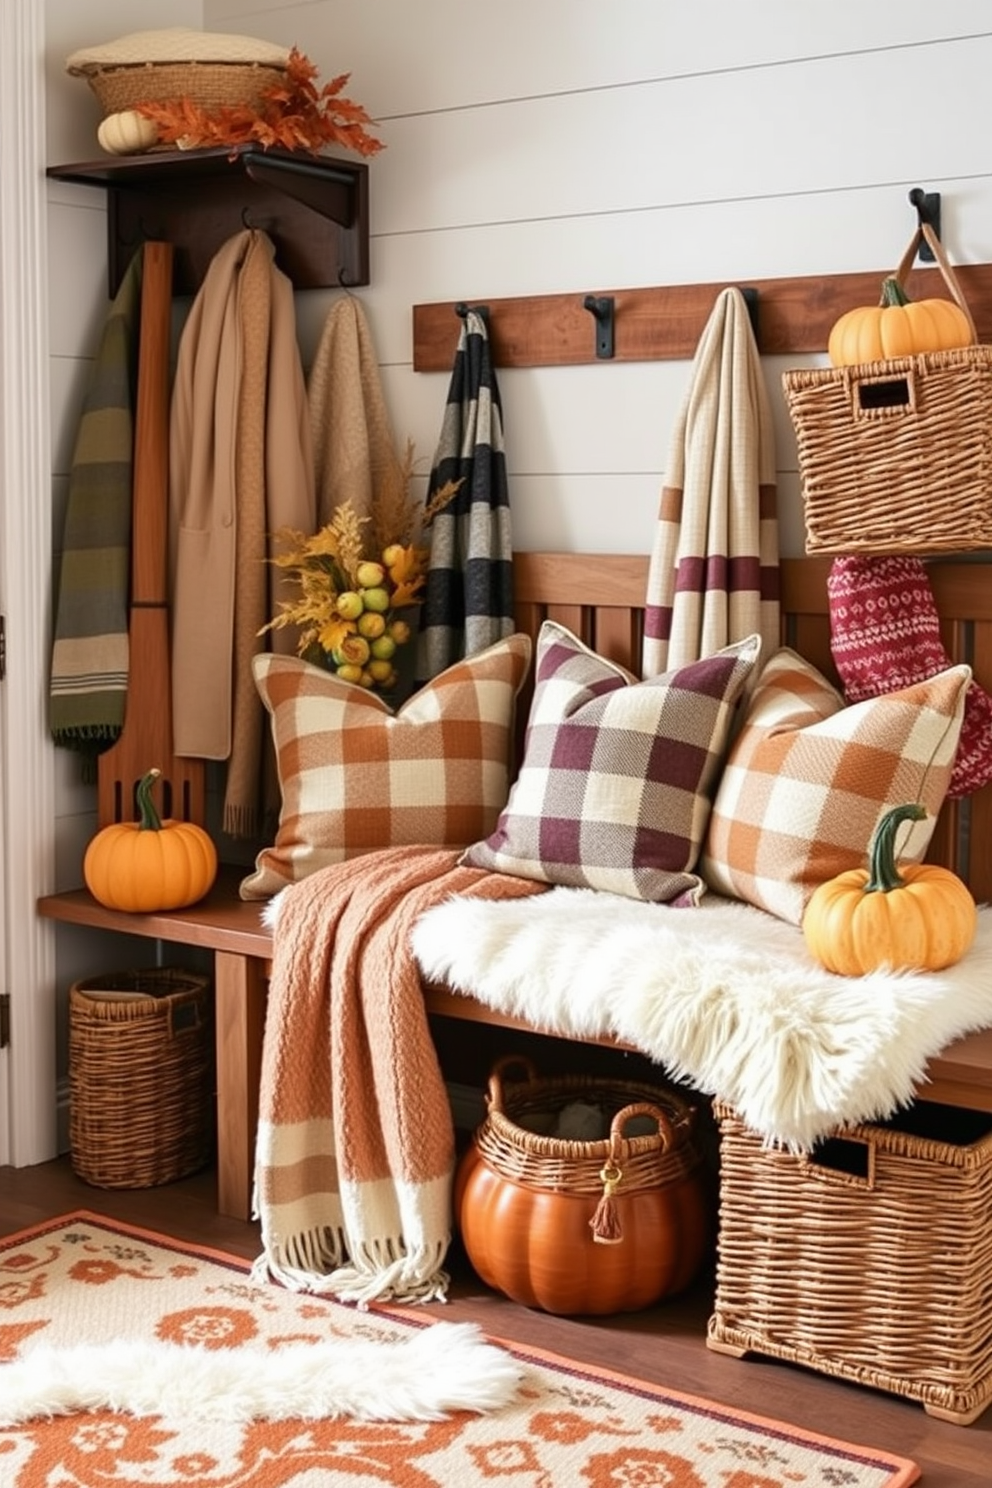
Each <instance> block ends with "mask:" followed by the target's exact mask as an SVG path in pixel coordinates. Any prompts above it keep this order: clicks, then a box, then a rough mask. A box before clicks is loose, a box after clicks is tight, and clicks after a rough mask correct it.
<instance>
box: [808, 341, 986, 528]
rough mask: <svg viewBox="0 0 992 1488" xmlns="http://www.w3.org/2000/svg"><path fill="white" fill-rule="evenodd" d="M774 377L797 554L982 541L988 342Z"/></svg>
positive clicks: (984, 493)
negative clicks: (798, 499) (793, 452)
mask: <svg viewBox="0 0 992 1488" xmlns="http://www.w3.org/2000/svg"><path fill="white" fill-rule="evenodd" d="M782 381H783V387H784V390H785V399H786V403H787V406H788V409H789V414H790V417H791V419H792V422H793V426H794V428H795V431H796V440H797V447H798V454H799V474H800V479H801V483H802V492H803V505H804V513H805V522H806V551H807V552H808V553H919V554H925V553H939V552H967V551H970V550H972V549H980V548H989V547H992V346H969V347H965V348H963V349H961V350H957V351H937V352H924V353H921V354H920V355H918V356H914V357H895V358H893V359H892V360H890V361H886V362H866V363H862V364H861V365H858V366H853V367H835V368H829V369H825V370H798V371H790V372H786V373H784V374H783V379H782Z"/></svg>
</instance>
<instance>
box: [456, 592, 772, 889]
mask: <svg viewBox="0 0 992 1488" xmlns="http://www.w3.org/2000/svg"><path fill="white" fill-rule="evenodd" d="M760 648H761V639H760V637H759V636H756V635H753V636H748V637H747V639H746V640H743V641H739V642H737V643H736V644H734V645H731V646H727V647H725V648H724V649H723V650H722V651H717V652H716V653H715V654H714V655H713V656H708V657H705V658H704V659H703V660H701V661H694V662H689V663H688V664H686V665H685V666H682V667H676V668H674V669H673V670H672V671H669V672H665V673H663V674H662V675H660V676H657V677H650V678H648V679H647V680H646V681H639V680H638V679H637V678H636V677H634V676H632V675H631V673H630V672H627V671H625V670H624V669H623V668H622V667H619V666H616V665H614V663H613V662H610V661H606V660H605V659H604V658H603V657H601V656H597V654H596V653H595V652H594V651H591V650H590V649H589V647H588V646H586V645H584V644H583V643H582V641H580V640H579V638H578V637H577V636H575V635H573V634H572V632H571V631H570V630H567V629H566V628H565V626H563V625H559V624H557V623H556V622H555V621H552V620H546V621H545V622H544V624H543V625H542V627H541V632H540V635H539V636H538V641H537V651H536V659H535V669H534V698H533V701H532V703H531V709H530V715H529V717H528V719H527V736H526V741H525V744H524V760H523V763H522V765H521V767H520V773H519V775H518V777H517V780H516V783H515V784H514V786H513V789H512V790H511V792H510V799H509V801H508V802H507V806H506V810H505V811H503V812H502V814H501V815H500V819H499V822H498V824H497V826H496V829H495V831H493V832H492V834H491V835H490V836H489V837H488V838H487V839H486V840H485V841H482V842H477V843H475V844H474V846H472V847H470V848H469V849H468V851H467V852H466V853H464V854H463V856H462V862H463V863H469V864H471V865H472V866H474V867H476V868H489V869H492V870H494V871H496V872H499V873H508V874H511V875H513V876H515V877H517V878H533V879H539V880H541V881H543V882H545V883H552V884H566V885H570V886H572V887H582V888H590V889H603V890H606V891H607V892H608V893H613V894H623V895H625V896H626V897H627V898H631V899H647V900H654V901H659V902H661V901H663V902H672V901H674V900H676V899H678V900H682V901H684V902H689V903H694V902H695V901H696V900H697V899H698V898H699V897H700V895H701V894H702V892H703V889H704V884H703V881H702V879H701V878H700V877H699V876H698V874H696V873H694V872H693V871H692V870H693V869H694V868H695V866H696V859H697V857H698V856H699V849H700V847H701V846H702V841H703V836H704V834H705V832H706V821H707V818H708V816H709V811H710V802H711V801H712V799H713V792H714V790H715V788H716V782H717V780H718V779H719V777H720V767H721V765H722V763H723V757H724V753H725V751H726V748H727V743H728V740H729V738H730V731H731V727H732V725H733V721H734V716H735V711H736V708H737V704H738V700H739V699H740V697H741V695H742V693H743V691H744V688H745V686H746V684H747V681H748V678H749V677H750V676H751V674H752V672H753V670H754V667H755V664H756V662H757V658H758V654H759V651H760Z"/></svg>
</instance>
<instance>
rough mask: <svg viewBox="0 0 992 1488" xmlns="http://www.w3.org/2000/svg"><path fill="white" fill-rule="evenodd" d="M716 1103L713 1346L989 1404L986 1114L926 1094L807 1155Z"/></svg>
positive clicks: (975, 1411)
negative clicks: (767, 1140)
mask: <svg viewBox="0 0 992 1488" xmlns="http://www.w3.org/2000/svg"><path fill="white" fill-rule="evenodd" d="M715 1113H716V1116H717V1118H718V1121H719V1125H720V1220H719V1237H718V1261H717V1285H716V1300H715V1305H714V1311H713V1315H712V1317H711V1319H710V1323H709V1330H708V1339H707V1341H708V1343H709V1345H710V1347H711V1348H715V1349H717V1350H718V1351H720V1352H724V1353H730V1354H735V1355H738V1356H740V1355H743V1354H745V1353H749V1352H753V1353H757V1354H766V1355H771V1356H773V1357H775V1358H778V1359H786V1360H789V1361H791V1362H793V1363H797V1364H803V1365H806V1366H808V1367H810V1368H812V1369H816V1370H818V1371H820V1372H821V1373H823V1374H829V1375H833V1376H836V1377H838V1378H842V1379H848V1380H853V1381H855V1382H857V1383H859V1384H863V1385H870V1386H872V1387H874V1388H876V1389H881V1390H888V1391H891V1392H893V1393H894V1394H897V1395H903V1396H908V1397H909V1398H911V1399H913V1400H916V1401H919V1402H920V1403H921V1404H922V1405H923V1406H924V1407H925V1409H926V1410H927V1411H928V1412H929V1413H930V1414H931V1415H934V1416H937V1417H939V1418H941V1419H943V1420H947V1421H952V1422H954V1423H956V1424H958V1425H969V1424H970V1423H971V1422H972V1421H974V1420H976V1419H977V1418H978V1416H980V1415H981V1414H982V1411H983V1410H984V1409H985V1407H986V1405H988V1403H989V1402H990V1400H992V1115H989V1114H988V1113H985V1112H976V1111H964V1110H955V1109H953V1108H951V1107H947V1106H940V1105H936V1104H927V1103H924V1102H921V1103H919V1104H917V1105H915V1106H913V1107H912V1108H910V1109H909V1110H908V1111H905V1112H903V1113H901V1114H900V1115H899V1116H898V1117H897V1118H895V1119H894V1120H893V1121H892V1122H890V1123H887V1124H884V1125H880V1126H857V1127H852V1128H850V1129H848V1130H846V1131H845V1132H844V1133H843V1134H842V1135H841V1134H838V1135H837V1136H836V1137H835V1138H833V1139H830V1140H828V1141H827V1142H826V1143H823V1144H821V1146H820V1147H818V1148H817V1150H816V1152H815V1153H814V1154H812V1156H811V1157H810V1158H800V1157H795V1156H793V1155H791V1154H790V1153H788V1152H783V1151H780V1150H777V1149H766V1148H765V1147H764V1146H763V1144H762V1141H761V1138H760V1137H758V1136H755V1135H754V1134H753V1133H752V1132H750V1131H748V1130H747V1128H746V1127H745V1126H744V1125H743V1124H742V1123H741V1121H740V1120H739V1118H738V1117H737V1116H736V1115H735V1114H734V1112H733V1111H732V1110H730V1109H729V1108H727V1107H725V1106H722V1105H721V1104H719V1103H718V1104H717V1106H716V1108H715Z"/></svg>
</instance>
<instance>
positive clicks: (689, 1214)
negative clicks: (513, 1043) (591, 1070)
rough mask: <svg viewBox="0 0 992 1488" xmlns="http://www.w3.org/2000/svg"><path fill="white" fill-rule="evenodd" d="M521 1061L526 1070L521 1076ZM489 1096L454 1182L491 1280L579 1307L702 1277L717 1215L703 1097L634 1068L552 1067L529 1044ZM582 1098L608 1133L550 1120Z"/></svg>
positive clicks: (461, 1223)
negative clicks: (692, 1098)
mask: <svg viewBox="0 0 992 1488" xmlns="http://www.w3.org/2000/svg"><path fill="white" fill-rule="evenodd" d="M513 1068H518V1069H521V1070H522V1071H523V1078H522V1079H517V1080H516V1081H511V1080H510V1079H509V1078H508V1076H509V1073H510V1071H511V1069H513ZM487 1105H488V1114H487V1116H486V1119H485V1120H484V1121H483V1122H482V1124H481V1125H480V1126H479V1128H478V1129H477V1131H476V1132H475V1135H474V1137H473V1141H472V1146H471V1147H470V1148H469V1150H468V1151H467V1152H466V1153H465V1155H464V1157H463V1158H462V1161H461V1163H460V1164H459V1168H458V1173H457V1176H456V1183H455V1216H456V1222H457V1224H458V1228H459V1230H460V1233H461V1238H462V1241H463V1243H464V1246H465V1250H466V1253H467V1254H468V1258H469V1260H470V1261H471V1262H472V1265H473V1266H474V1267H475V1269H476V1271H477V1272H478V1274H479V1275H480V1277H481V1278H482V1280H483V1281H485V1282H486V1283H487V1284H488V1285H490V1286H493V1287H495V1288H496V1289H497V1290H499V1291H502V1292H504V1293H505V1294H506V1295H507V1296H508V1297H511V1298H512V1299H513V1300H514V1301H516V1302H521V1303H523V1304H524V1305H525V1306H529V1307H537V1308H541V1309H542V1310H543V1311H545V1312H551V1313H573V1314H576V1313H610V1312H626V1311H632V1310H634V1309H636V1308H641V1307H647V1306H649V1305H650V1304H651V1303H652V1302H655V1301H657V1300H658V1299H659V1298H660V1297H662V1296H665V1295H669V1294H674V1293H676V1292H679V1291H682V1290H684V1288H685V1287H687V1286H688V1285H689V1283H690V1282H691V1281H692V1280H693V1278H694V1277H695V1275H696V1274H697V1272H698V1270H699V1268H700V1265H701V1264H702V1261H703V1259H704V1258H705V1255H706V1252H707V1249H708V1244H709V1235H710V1228H711V1226H710V1219H709V1203H708V1199H707V1195H706V1191H705V1186H704V1182H703V1176H702V1170H701V1161H702V1159H701V1155H700V1153H699V1150H698V1148H697V1146H696V1142H695V1139H694V1128H695V1117H696V1111H695V1108H694V1107H693V1106H691V1105H690V1104H689V1103H688V1102H687V1101H685V1100H684V1099H683V1098H682V1097H681V1096H680V1095H678V1094H676V1093H675V1092H674V1091H671V1090H667V1089H661V1088H659V1087H658V1086H655V1085H647V1084H642V1083H639V1082H635V1081H623V1080H607V1079H597V1078H595V1077H591V1076H581V1075H579V1076H564V1077H557V1078H551V1079H541V1078H539V1077H538V1075H537V1073H536V1071H535V1069H534V1066H533V1065H532V1064H531V1063H530V1061H529V1060H526V1059H521V1058H518V1057H516V1056H509V1057H507V1058H505V1059H502V1060H500V1061H499V1062H498V1063H497V1065H496V1066H495V1068H494V1070H493V1072H492V1074H491V1077H490V1081H489V1091H488V1097H487ZM569 1110H571V1111H576V1110H577V1111H578V1112H579V1113H580V1115H587V1114H589V1113H595V1112H598V1113H599V1116H600V1119H601V1120H602V1122H603V1124H604V1126H605V1128H606V1129H607V1130H608V1132H609V1135H608V1136H606V1137H605V1138H597V1139H595V1140H589V1141H585V1140H573V1139H571V1138H569V1137H565V1136H559V1135H552V1134H548V1133H549V1132H553V1131H554V1130H556V1129H558V1128H557V1124H558V1122H559V1120H560V1118H561V1117H562V1116H564V1114H565V1113H566V1112H567V1111H569Z"/></svg>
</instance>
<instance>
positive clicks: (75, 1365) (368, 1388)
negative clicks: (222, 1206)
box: [0, 1323, 522, 1427]
mask: <svg viewBox="0 0 992 1488" xmlns="http://www.w3.org/2000/svg"><path fill="white" fill-rule="evenodd" d="M521 1377H522V1372H521V1368H520V1365H519V1364H518V1363H517V1361H516V1360H515V1359H514V1358H513V1356H512V1355H511V1354H509V1353H508V1352H507V1351H506V1350H504V1349H501V1348H497V1347H496V1346H495V1345H494V1344H491V1343H487V1342H486V1341H485V1339H484V1337H483V1335H482V1333H481V1332H480V1331H479V1329H478V1328H477V1327H476V1325H475V1324H474V1323H435V1324H434V1325H433V1327H429V1328H424V1329H423V1330H421V1331H418V1332H416V1333H412V1334H411V1335H410V1337H409V1338H405V1339H402V1340H401V1341H400V1342H398V1343H391V1342H373V1341H366V1340H352V1339H347V1340H340V1339H338V1340H334V1341H331V1342H328V1343H317V1344H284V1345H283V1346H282V1347H280V1348H277V1349H263V1348H253V1347H247V1348H232V1349H209V1348H199V1347H186V1346H183V1345H176V1344H170V1343H114V1344H92V1345H87V1344H81V1345H80V1346H79V1347H77V1348H66V1349H55V1348H45V1347H37V1348H34V1349H29V1350H28V1351H27V1352H26V1353H25V1354H24V1356H23V1357H22V1358H21V1359H19V1360H17V1361H16V1362H15V1363H13V1364H4V1365H2V1366H0V1427H8V1426H17V1425H19V1424H21V1423H22V1422H24V1421H30V1420H33V1419H35V1418H37V1417H50V1416H65V1415H71V1414H72V1413H73V1412H76V1411H93V1410H111V1411H117V1412H119V1413H121V1414H124V1415H131V1416H165V1417H171V1418H173V1419H177V1418H179V1419H184V1420H191V1419H193V1420H206V1421H211V1422H219V1421H225V1422H226V1421H233V1422H238V1421H285V1420H289V1419H301V1420H310V1421H312V1420H333V1419H340V1418H342V1417H350V1418H353V1419H355V1420H360V1421H439V1420H443V1419H444V1418H445V1417H446V1416H448V1415H450V1414H451V1412H452V1411H460V1410H467V1411H475V1412H477V1413H482V1412H486V1411H493V1410H498V1409H499V1408H500V1407H501V1406H503V1405H506V1404H508V1403H509V1401H511V1400H512V1399H513V1398H514V1396H515V1395H516V1393H517V1387H518V1385H519V1383H520V1380H521Z"/></svg>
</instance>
